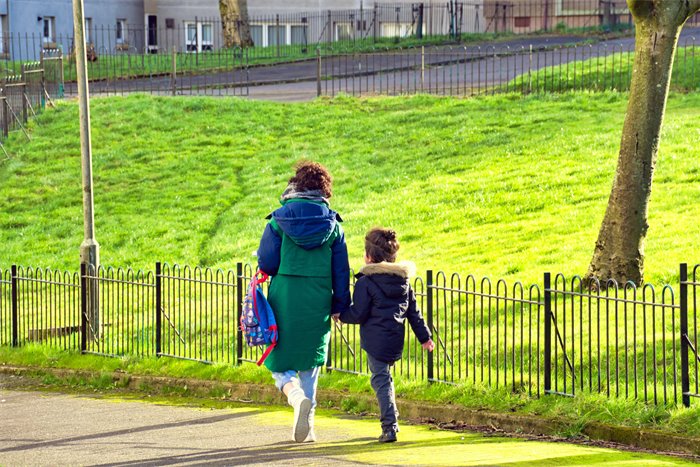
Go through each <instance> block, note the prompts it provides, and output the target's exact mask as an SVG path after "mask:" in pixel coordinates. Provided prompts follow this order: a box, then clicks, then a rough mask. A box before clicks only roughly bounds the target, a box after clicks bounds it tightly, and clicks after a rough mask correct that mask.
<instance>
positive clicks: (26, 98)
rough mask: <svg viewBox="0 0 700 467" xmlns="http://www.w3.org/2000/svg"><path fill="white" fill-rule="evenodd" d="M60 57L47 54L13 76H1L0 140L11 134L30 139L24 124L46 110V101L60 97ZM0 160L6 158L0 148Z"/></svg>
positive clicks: (20, 65) (5, 154)
mask: <svg viewBox="0 0 700 467" xmlns="http://www.w3.org/2000/svg"><path fill="white" fill-rule="evenodd" d="M62 61H63V59H62V56H61V55H60V54H55V53H51V52H47V53H46V54H42V55H41V59H40V60H39V61H36V62H24V63H20V64H19V66H18V68H19V69H18V70H17V72H16V73H14V72H12V73H11V74H8V73H7V71H6V73H4V74H2V75H0V76H1V77H0V131H1V135H0V139H1V138H7V136H8V135H9V134H10V132H12V131H21V132H23V133H24V135H25V137H26V138H27V139H29V138H30V136H29V133H28V132H27V130H26V124H27V122H28V121H29V119H30V118H31V117H35V116H36V115H37V114H38V113H39V112H41V110H42V109H43V108H44V107H45V106H46V103H47V101H50V100H51V99H52V96H53V98H59V97H63V81H62V76H61V71H60V70H62V69H63V63H62ZM0 149H1V150H2V153H1V154H0V160H3V159H6V158H9V154H8V153H7V152H5V148H4V146H2V145H1V144H0Z"/></svg>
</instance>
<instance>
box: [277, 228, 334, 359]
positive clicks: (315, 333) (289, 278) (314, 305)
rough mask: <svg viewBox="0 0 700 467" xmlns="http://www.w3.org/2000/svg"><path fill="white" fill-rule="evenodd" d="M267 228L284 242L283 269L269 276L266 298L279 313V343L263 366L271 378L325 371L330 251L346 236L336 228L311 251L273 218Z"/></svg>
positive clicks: (330, 304)
mask: <svg viewBox="0 0 700 467" xmlns="http://www.w3.org/2000/svg"><path fill="white" fill-rule="evenodd" d="M269 227H271V229H272V230H273V231H274V232H275V234H276V235H277V236H279V237H280V238H281V246H280V247H279V255H280V257H279V269H278V270H277V271H276V274H274V275H273V276H271V282H270V288H269V291H268V297H267V299H268V301H269V302H270V305H271V306H272V309H273V310H274V312H275V318H276V320H277V326H278V331H279V340H278V343H277V346H276V347H275V349H274V350H273V351H272V352H271V353H270V355H269V356H268V357H267V359H266V360H265V366H266V367H267V368H268V369H269V370H270V371H273V372H284V371H287V370H295V371H304V370H309V369H311V368H315V367H318V366H322V365H324V364H325V363H326V358H327V354H328V341H329V339H330V330H331V318H330V315H331V312H332V309H333V276H332V267H333V264H332V263H333V255H332V253H333V252H332V246H333V244H334V242H335V241H336V239H338V236H339V235H342V233H341V232H342V230H341V228H340V225H339V224H338V223H337V222H333V224H332V227H331V229H332V230H329V231H327V232H326V233H325V234H324V236H323V238H322V239H321V241H322V243H321V244H320V245H319V246H316V247H314V248H310V249H309V248H308V245H307V248H303V247H302V246H299V244H298V242H299V238H294V239H293V238H292V237H290V236H289V235H288V234H287V233H286V232H285V230H284V229H283V228H280V226H279V225H278V224H277V222H276V221H275V218H274V217H273V219H272V220H271V221H270V223H269ZM295 240H296V241H295ZM343 246H344V244H343Z"/></svg>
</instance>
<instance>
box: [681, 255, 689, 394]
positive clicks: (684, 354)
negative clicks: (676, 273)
mask: <svg viewBox="0 0 700 467" xmlns="http://www.w3.org/2000/svg"><path fill="white" fill-rule="evenodd" d="M680 285H681V297H680V305H681V395H682V398H683V405H684V406H685V407H690V362H689V361H688V353H689V352H688V264H686V263H681V274H680Z"/></svg>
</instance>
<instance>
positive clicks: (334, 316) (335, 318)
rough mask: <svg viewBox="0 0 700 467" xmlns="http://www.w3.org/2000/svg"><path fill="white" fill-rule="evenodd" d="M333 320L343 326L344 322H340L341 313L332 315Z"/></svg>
mask: <svg viewBox="0 0 700 467" xmlns="http://www.w3.org/2000/svg"><path fill="white" fill-rule="evenodd" d="M331 318H333V321H335V322H336V323H340V324H343V322H342V321H340V313H333V314H332V315H331Z"/></svg>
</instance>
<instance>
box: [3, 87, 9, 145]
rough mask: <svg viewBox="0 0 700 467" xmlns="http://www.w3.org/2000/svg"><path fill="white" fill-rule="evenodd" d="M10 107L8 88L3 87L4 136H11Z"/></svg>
mask: <svg viewBox="0 0 700 467" xmlns="http://www.w3.org/2000/svg"><path fill="white" fill-rule="evenodd" d="M9 115H10V106H9V105H8V104H7V86H3V87H2V135H3V136H4V137H5V138H7V137H8V136H9V135H10V116H9Z"/></svg>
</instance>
